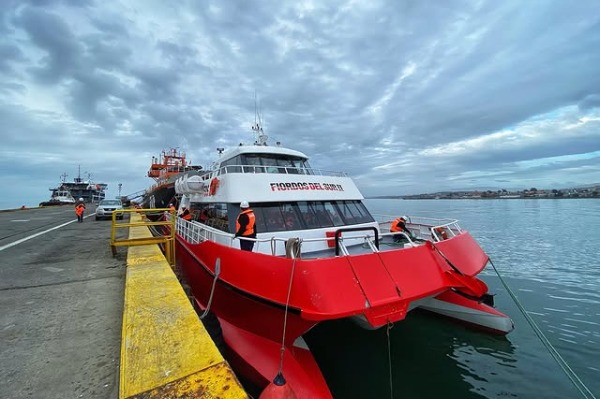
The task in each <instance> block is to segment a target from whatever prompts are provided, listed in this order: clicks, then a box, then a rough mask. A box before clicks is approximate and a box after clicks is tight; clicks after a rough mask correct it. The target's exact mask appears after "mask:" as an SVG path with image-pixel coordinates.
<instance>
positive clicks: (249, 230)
mask: <svg viewBox="0 0 600 399" xmlns="http://www.w3.org/2000/svg"><path fill="white" fill-rule="evenodd" d="M244 214H245V215H247V216H248V224H247V225H246V230H244V231H242V234H241V235H242V236H244V237H251V236H253V235H254V234H255V231H254V224H255V223H256V217H255V216H254V211H252V209H245V210H243V211H242V212H240V214H239V215H238V218H237V220H236V221H235V231H236V232H238V231H240V227H241V226H240V216H242V215H244Z"/></svg>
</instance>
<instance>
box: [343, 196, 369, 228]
mask: <svg viewBox="0 0 600 399" xmlns="http://www.w3.org/2000/svg"><path fill="white" fill-rule="evenodd" d="M335 202H337V205H338V207H339V209H340V214H341V216H342V219H343V220H344V221H345V222H346V224H358V223H367V222H372V221H373V217H372V216H371V214H370V213H369V211H368V210H367V208H366V207H365V206H364V205H363V204H362V203H361V202H360V201H335Z"/></svg>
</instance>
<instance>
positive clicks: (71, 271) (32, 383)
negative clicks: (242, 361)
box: [0, 206, 247, 399]
mask: <svg viewBox="0 0 600 399" xmlns="http://www.w3.org/2000/svg"><path fill="white" fill-rule="evenodd" d="M93 211H94V209H93V207H88V209H87V212H86V219H85V220H84V222H83V223H78V222H77V221H76V219H75V213H74V211H73V209H72V207H70V206H67V207H48V208H35V209H27V210H14V211H10V212H5V211H2V212H0V225H1V226H3V229H2V233H0V381H1V382H2V383H1V384H0V398H7V399H13V398H15V399H17V398H49V399H50V398H61V399H62V398H110V399H117V398H137V397H157V398H158V397H164V395H163V394H165V395H167V396H168V397H173V398H175V397H221V396H223V395H224V396H223V397H227V398H246V397H247V395H246V394H245V392H244V391H243V389H241V386H240V385H239V383H238V381H237V379H236V377H235V375H234V374H233V372H231V370H230V369H229V365H228V364H227V363H226V362H225V361H224V360H223V359H222V357H221V355H220V353H219V352H218V350H216V348H214V347H213V346H212V345H213V344H212V341H210V338H209V336H208V334H207V333H206V331H204V328H203V327H202V323H201V322H200V321H199V320H198V319H197V315H195V313H193V309H191V305H190V304H189V302H186V301H187V298H186V297H185V294H184V293H183V290H182V289H181V287H180V286H179V285H178V283H177V279H176V277H175V275H174V274H173V273H172V271H171V270H170V267H169V266H168V264H167V263H166V261H164V258H163V259H162V260H161V256H160V251H159V250H158V249H157V248H156V246H153V248H151V247H132V248H130V249H129V250H128V249H127V248H119V250H118V251H117V256H115V257H113V255H112V253H111V249H110V246H109V243H110V230H111V221H110V220H106V221H104V220H102V221H95V220H94V216H93V214H92V213H93ZM132 217H134V215H132ZM135 229H138V230H137V231H135ZM128 230H131V231H128ZM117 231H118V235H120V238H127V237H128V235H129V234H131V233H133V234H134V235H135V234H138V235H139V234H146V233H144V232H143V231H141V230H139V228H131V229H117ZM128 264H129V266H127V265H128ZM131 266H133V267H131ZM149 273H153V274H154V275H155V276H156V278H157V279H158V280H159V281H160V284H161V286H162V291H161V292H160V293H159V294H160V295H156V296H153V295H151V293H150V292H148V287H151V286H152V285H153V284H156V281H155V280H154V279H153V278H149V276H150V275H149ZM126 287H129V288H126ZM151 289H152V290H154V288H151ZM161 306H162V308H161ZM165 306H167V307H168V306H170V307H171V309H170V310H169V313H172V314H170V315H169V317H164V316H165V313H164V312H165V309H166V308H165ZM186 306H189V308H186ZM152 309H153V310H152ZM161 312H162V313H161ZM155 316H156V317H155ZM158 316H160V317H158ZM173 320H174V321H175V322H174V323H171V321H173ZM138 323H145V325H144V326H142V325H139V324H138ZM152 323H157V324H155V325H152ZM161 323H162V324H161ZM177 326H185V328H180V329H177ZM146 328H150V329H155V330H154V331H155V332H156V331H158V330H156V329H160V330H161V331H162V338H154V339H150V338H148V335H146V336H144V334H143V330H144V329H146ZM190 329H191V330H190ZM167 331H169V332H168V334H167ZM173 339H175V340H178V341H180V342H181V345H182V346H181V348H179V349H177V350H173V349H172V347H170V346H169V345H170V344H171V341H170V340H173ZM190 349H192V350H190ZM169 362H170V363H169ZM166 368H168V369H166ZM190 386H191V387H192V388H193V390H194V391H195V392H194V393H195V395H193V396H190V395H189V394H190V392H189V387H190ZM186 390H187V392H186ZM178 393H179V394H181V395H179V394H178Z"/></svg>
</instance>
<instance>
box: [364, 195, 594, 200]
mask: <svg viewBox="0 0 600 399" xmlns="http://www.w3.org/2000/svg"><path fill="white" fill-rule="evenodd" d="M599 198H600V196H595V197H592V196H590V197H510V198H502V197H468V198H465V197H428V196H427V197H426V196H423V197H417V196H378V197H365V199H401V200H407V201H410V200H484V201H489V200H519V199H526V200H540V199H543V200H563V199H599Z"/></svg>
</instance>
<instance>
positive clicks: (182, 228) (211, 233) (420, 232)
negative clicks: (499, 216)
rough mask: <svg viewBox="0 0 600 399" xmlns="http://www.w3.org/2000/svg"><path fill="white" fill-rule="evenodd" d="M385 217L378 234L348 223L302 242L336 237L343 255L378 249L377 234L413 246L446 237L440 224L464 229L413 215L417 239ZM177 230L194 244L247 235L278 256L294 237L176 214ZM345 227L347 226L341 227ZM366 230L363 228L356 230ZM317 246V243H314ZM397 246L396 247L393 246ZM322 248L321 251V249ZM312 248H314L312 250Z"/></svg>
mask: <svg viewBox="0 0 600 399" xmlns="http://www.w3.org/2000/svg"><path fill="white" fill-rule="evenodd" d="M382 219H383V220H381V221H379V222H378V223H379V232H378V234H374V233H373V232H372V231H369V230H367V229H368V228H367V227H358V229H356V227H357V226H346V227H350V228H351V229H352V230H355V231H353V232H352V233H351V234H350V232H348V234H344V235H339V237H337V240H336V238H335V237H333V236H331V237H327V236H325V237H315V238H302V240H301V241H302V243H305V244H310V243H322V244H323V245H321V246H320V248H322V250H325V249H328V248H335V245H334V246H333V247H329V246H328V245H327V244H328V242H331V241H332V240H336V241H337V242H338V245H339V251H337V252H340V253H341V254H342V255H348V254H349V251H348V246H349V245H352V246H356V245H361V244H367V247H368V248H370V249H371V251H372V252H378V251H379V247H378V245H377V241H378V240H377V237H376V236H377V235H378V236H379V238H380V239H382V240H383V239H385V238H386V237H391V236H396V235H398V234H399V235H402V236H404V245H405V246H408V247H414V246H418V245H423V242H424V241H426V240H429V241H433V242H439V241H442V240H443V239H444V238H443V237H442V235H441V234H440V233H439V232H438V231H437V230H436V229H438V228H443V229H444V230H445V231H446V233H447V236H448V238H450V237H453V236H455V235H457V234H459V233H460V232H461V231H462V230H461V228H460V226H459V225H458V221H457V220H451V219H433V218H420V217H414V218H411V220H410V221H409V223H408V226H407V227H408V228H409V230H410V231H411V233H412V235H413V237H414V238H415V239H414V240H413V239H412V238H411V237H410V236H409V235H408V234H404V233H398V232H390V224H391V222H392V220H391V217H390V216H385V217H382ZM176 229H177V234H179V235H180V236H181V237H183V238H184V239H185V240H186V241H188V242H190V243H192V244H198V243H201V242H204V241H213V242H217V243H219V244H222V245H226V246H230V247H233V246H235V245H236V244H235V241H237V240H242V239H247V240H251V241H254V242H255V243H256V247H255V250H256V251H259V252H263V253H270V254H271V255H274V256H278V255H284V254H286V243H287V242H288V241H289V240H290V239H293V238H295V237H293V236H289V237H277V236H275V235H273V236H272V237H268V238H258V239H252V238H241V237H240V238H236V237H234V235H233V234H232V233H228V232H225V231H223V230H220V229H217V228H214V227H211V226H208V225H205V224H203V223H200V222H197V221H186V220H183V219H181V218H177V222H176ZM341 229H342V230H344V228H341ZM356 230H363V231H356ZM264 245H268V248H269V250H267V251H264ZM313 248H314V246H313ZM394 248H397V247H394ZM322 250H321V251H322ZM310 252H313V251H310ZM330 252H331V254H332V256H333V255H334V250H333V249H331V250H330ZM301 254H305V255H306V254H307V252H306V251H302V252H301Z"/></svg>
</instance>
